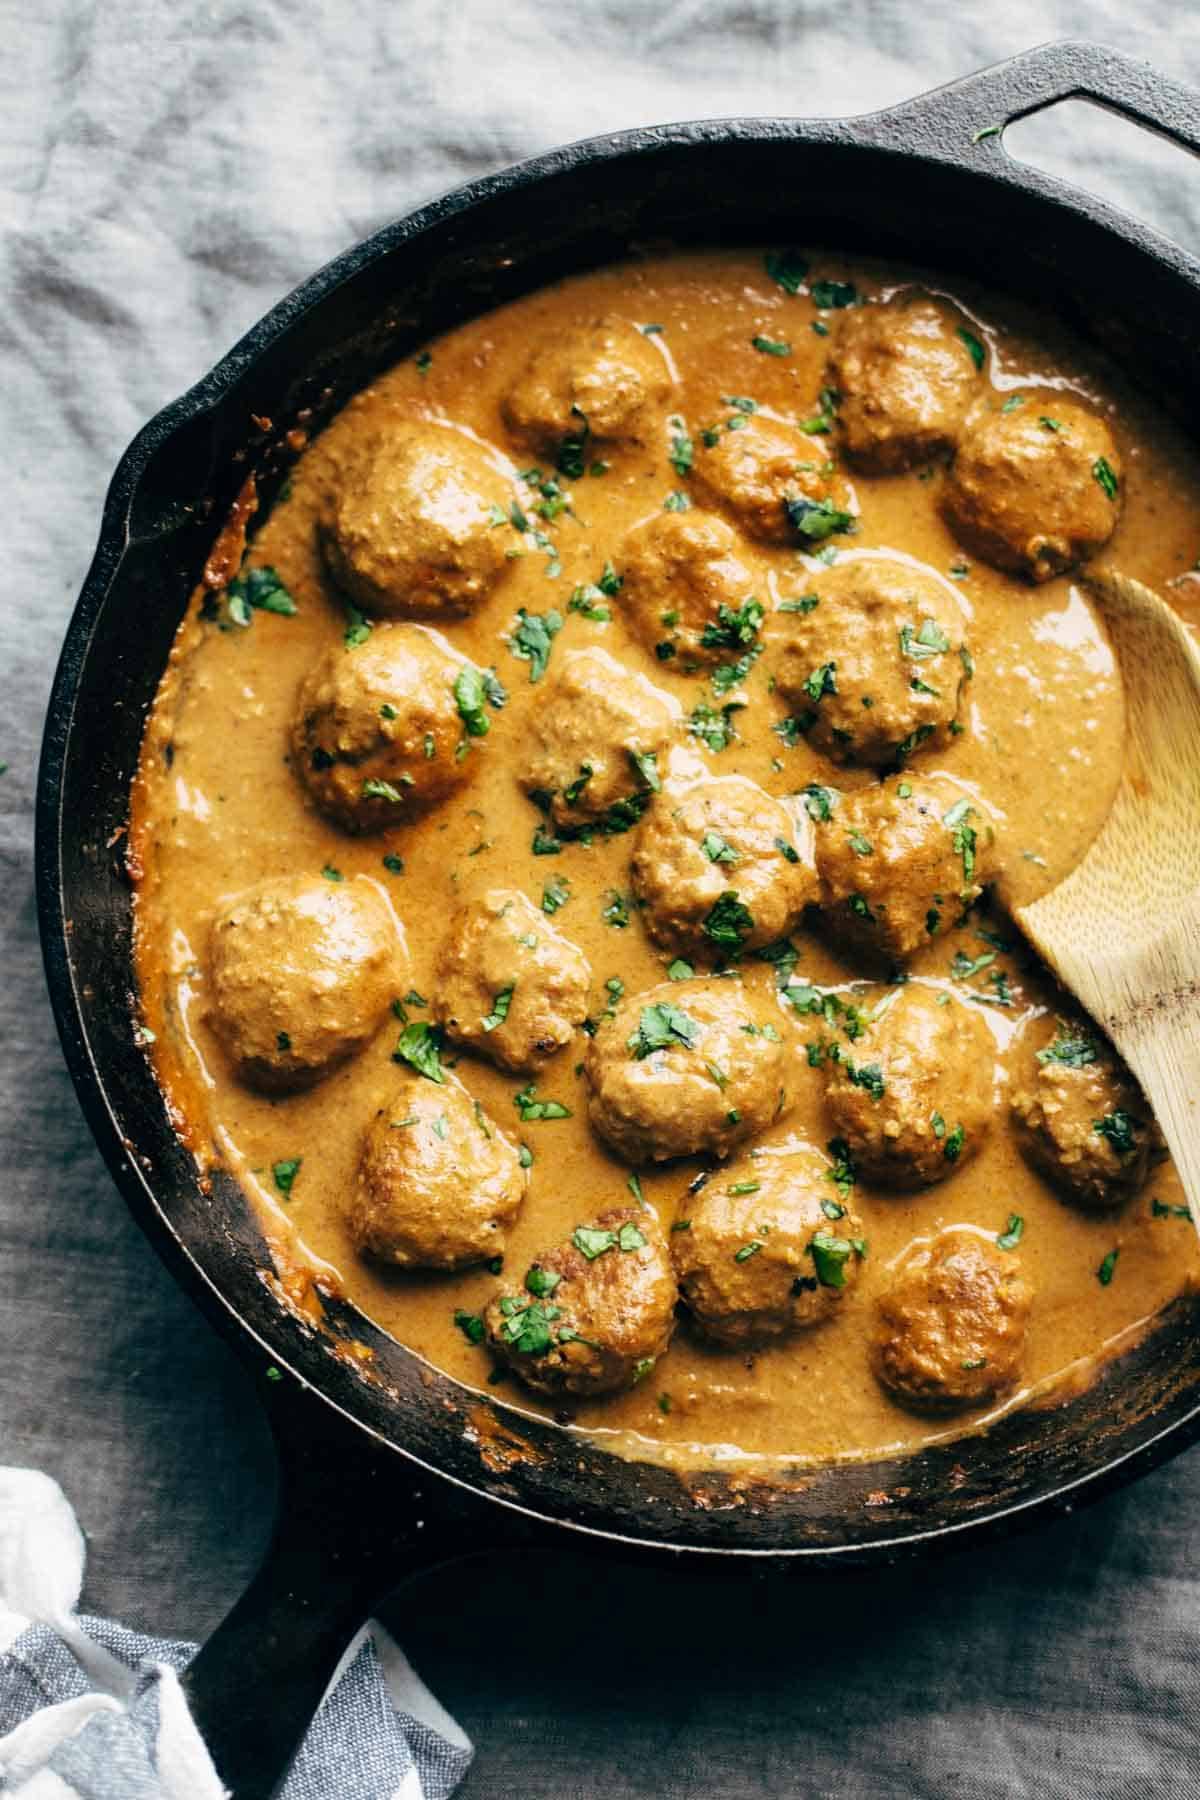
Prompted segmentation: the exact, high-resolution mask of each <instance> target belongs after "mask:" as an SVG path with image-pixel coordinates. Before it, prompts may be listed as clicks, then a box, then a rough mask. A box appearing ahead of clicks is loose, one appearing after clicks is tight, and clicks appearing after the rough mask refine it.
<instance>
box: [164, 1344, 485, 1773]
mask: <svg viewBox="0 0 1200 1800" xmlns="http://www.w3.org/2000/svg"><path fill="white" fill-rule="evenodd" d="M263 1399H264V1403H265V1405H266V1409H267V1412H268V1416H269V1418H270V1421H271V1426H272V1430H273V1432H274V1436H275V1442H276V1448H277V1450H278V1453H279V1500H278V1506H277V1511H276V1517H275V1526H274V1531H273V1533H272V1537H271V1541H270V1543H269V1545H268V1547H267V1551H266V1554H265V1556H264V1558H263V1562H262V1566H261V1568H260V1569H259V1571H258V1573H257V1574H256V1575H255V1577H254V1579H253V1581H252V1582H251V1583H250V1586H249V1587H248V1588H247V1590H246V1592H245V1593H244V1594H243V1595H242V1597H241V1599H240V1600H239V1601H238V1602H237V1604H236V1605H235V1606H234V1608H233V1611H232V1612H231V1613H230V1614H229V1615H228V1617H227V1618H226V1619H224V1620H223V1621H222V1623H221V1624H220V1625H218V1627H217V1629H216V1631H215V1632H214V1633H213V1634H212V1636H211V1637H210V1638H209V1639H208V1642H207V1643H206V1644H204V1645H203V1646H202V1647H201V1649H200V1650H199V1651H197V1653H196V1655H195V1656H194V1657H193V1659H192V1661H191V1662H190V1663H189V1664H188V1666H187V1668H186V1669H185V1670H184V1672H183V1675H182V1676H181V1683H182V1686H183V1691H184V1693H185V1694H186V1696H187V1700H188V1704H189V1706H190V1708H191V1711H192V1717H193V1718H194V1720H195V1722H196V1725H197V1727H198V1729H199V1731H200V1735H201V1736H202V1737H203V1739H204V1741H205V1743H206V1744H207V1746H208V1749H209V1753H210V1755H211V1756H212V1759H213V1762H214V1764H215V1765H216V1769H217V1773H218V1774H219V1775H220V1777H221V1779H222V1781H223V1782H224V1783H225V1785H226V1787H228V1788H229V1789H230V1790H231V1791H232V1794H233V1796H234V1800H269V1796H270V1795H272V1794H274V1793H275V1792H276V1790H277V1788H278V1786H279V1784H280V1783H281V1782H282V1781H283V1779H284V1777H285V1775H286V1774H287V1771H288V1769H289V1768H290V1766H291V1762H292V1758H293V1757H294V1755H295V1753H296V1750H297V1748H298V1747H299V1743H300V1740H301V1738H302V1737H303V1736H304V1733H305V1731H306V1730H307V1728H308V1726H309V1724H310V1723H311V1721H312V1718H313V1715H314V1714H315V1712H316V1710H317V1707H318V1705H319V1704H320V1701H321V1697H322V1695H323V1694H324V1692H325V1690H326V1688H327V1687H328V1685H329V1682H330V1680H331V1678H332V1676H333V1674H334V1671H335V1670H336V1668H337V1665H338V1662H339V1660H340V1658H341V1656H342V1654H343V1652H344V1650H345V1648H346V1646H347V1644H348V1643H349V1641H350V1639H351V1638H352V1637H353V1635H354V1633H355V1632H356V1631H357V1630H358V1629H359V1628H360V1627H361V1626H362V1624H363V1623H364V1621H365V1620H366V1619H367V1618H368V1617H369V1616H370V1613H371V1611H372V1609H373V1607H374V1605H375V1603H376V1602H377V1601H379V1600H381V1599H382V1598H383V1597H384V1595H386V1594H387V1593H388V1592H390V1590H391V1589H392V1588H394V1587H396V1586H397V1585H398V1584H399V1583H400V1582H402V1581H404V1580H405V1579H406V1578H407V1577H408V1576H410V1575H413V1574H416V1573H418V1572H419V1571H421V1570H425V1569H429V1568H433V1567H435V1566H436V1565H437V1564H438V1563H439V1562H443V1561H446V1560H448V1559H449V1558H450V1557H451V1556H453V1555H455V1554H463V1553H464V1552H466V1551H468V1550H469V1551H470V1552H472V1553H474V1552H477V1551H478V1550H479V1549H480V1548H481V1547H483V1546H484V1545H486V1544H487V1542H488V1541H489V1539H488V1538H487V1537H486V1536H484V1535H483V1534H484V1532H490V1533H492V1534H493V1536H494V1535H495V1533H496V1528H497V1519H496V1516H495V1515H496V1514H497V1511H498V1509H497V1508H495V1507H488V1508H487V1512H488V1515H489V1517H488V1520H487V1522H486V1524H484V1523H483V1522H482V1521H481V1520H480V1518H479V1514H480V1512H481V1511H482V1509H481V1508H480V1507H479V1506H478V1504H476V1506H475V1507H474V1508H470V1509H468V1507H467V1506H466V1504H465V1503H459V1502H456V1500H455V1499H454V1497H453V1490H451V1489H450V1488H449V1487H448V1485H447V1484H445V1483H443V1482H438V1481H435V1480H433V1479H422V1477H421V1475H420V1472H419V1471H417V1470H414V1469H413V1468H412V1466H411V1465H409V1464H406V1463H405V1462H404V1461H403V1460H402V1459H401V1458H400V1457H398V1456H397V1455H396V1454H395V1453H394V1452H392V1451H389V1450H387V1449H385V1448H384V1447H382V1446H379V1445H377V1444H376V1443H375V1442H374V1440H373V1439H371V1438H370V1437H369V1436H368V1435H367V1434H366V1433H365V1432H364V1431H362V1430H360V1429H358V1428H357V1427H355V1426H352V1425H350V1424H349V1423H348V1422H347V1421H346V1420H344V1419H343V1418H342V1416H341V1415H340V1414H339V1413H337V1412H336V1411H334V1409H333V1408H331V1407H329V1406H327V1405H325V1404H324V1403H323V1402H322V1401H321V1400H320V1399H319V1398H318V1397H317V1396H316V1395H314V1394H313V1393H311V1392H309V1391H308V1390H306V1389H305V1388H304V1387H303V1386H301V1385H300V1384H299V1383H298V1382H296V1381H295V1380H294V1379H293V1378H292V1377H291V1376H290V1375H288V1374H282V1375H281V1376H280V1377H279V1379H278V1380H274V1381H271V1382H268V1383H266V1384H264V1388H263ZM434 1488H436V1495H435V1493H434V1492H433V1491H431V1490H432V1489H434ZM435 1499H436V1505H434V1504H433V1502H434V1501H435ZM468 1521H469V1523H468Z"/></svg>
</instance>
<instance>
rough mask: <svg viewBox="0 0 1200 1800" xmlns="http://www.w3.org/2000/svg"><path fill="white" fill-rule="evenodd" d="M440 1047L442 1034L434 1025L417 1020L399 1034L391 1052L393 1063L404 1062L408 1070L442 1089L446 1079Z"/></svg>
mask: <svg viewBox="0 0 1200 1800" xmlns="http://www.w3.org/2000/svg"><path fill="white" fill-rule="evenodd" d="M441 1047H442V1034H441V1032H440V1031H439V1030H438V1028H437V1026H436V1025H429V1024H427V1023H426V1022H425V1021H424V1020H418V1021H417V1022H416V1023H414V1024H412V1025H406V1026H405V1027H404V1030H403V1031H402V1032H401V1033H400V1039H399V1042H398V1043H397V1045H396V1048H395V1049H394V1050H393V1051H392V1061H393V1062H406V1063H407V1064H408V1065H409V1067H410V1068H413V1069H415V1070H416V1071H417V1073H418V1075H424V1076H425V1077H426V1078H427V1079H428V1080H429V1081H436V1082H437V1083H438V1084H439V1086H442V1087H444V1086H445V1083H446V1077H445V1075H444V1074H443V1073H442V1065H441V1061H440V1059H439V1051H440V1050H441Z"/></svg>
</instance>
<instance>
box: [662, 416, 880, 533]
mask: <svg viewBox="0 0 1200 1800" xmlns="http://www.w3.org/2000/svg"><path fill="white" fill-rule="evenodd" d="M824 459H825V452H824V450H817V451H814V448H813V440H812V439H811V438H810V437H805V435H804V433H803V432H802V431H799V430H797V428H796V426H794V425H789V424H787V423H786V422H785V421H783V420H782V419H769V418H767V417H765V416H764V414H762V413H755V414H754V415H753V416H752V417H746V418H745V421H744V424H743V427H742V429H741V430H739V431H722V432H721V433H720V435H719V436H718V438H717V441H716V443H715V444H713V445H712V446H711V447H702V448H701V449H699V450H698V451H697V455H696V465H695V469H694V471H693V474H694V478H695V481H696V485H697V486H698V487H699V488H700V490H701V491H702V492H703V493H705V494H706V495H707V496H708V497H709V498H710V499H711V500H713V501H714V502H715V503H716V504H717V505H719V506H725V507H728V509H729V511H730V512H731V513H732V514H733V515H734V517H735V518H736V520H737V522H738V524H739V525H740V526H741V527H742V529H743V531H747V532H749V534H750V536H751V537H753V538H758V539H759V540H760V541H761V542H762V543H764V544H799V545H801V546H804V547H808V546H812V545H819V544H821V543H824V541H825V540H826V538H829V537H833V536H835V535H836V534H837V533H839V532H842V531H846V530H849V529H850V528H851V526H852V525H853V523H854V519H853V514H852V508H851V498H852V497H851V495H850V493H849V490H848V489H847V487H846V484H845V482H843V481H839V480H838V479H837V478H836V477H830V476H829V475H828V474H826V473H824V472H823V465H824Z"/></svg>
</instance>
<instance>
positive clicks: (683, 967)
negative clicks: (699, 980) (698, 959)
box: [667, 956, 696, 981]
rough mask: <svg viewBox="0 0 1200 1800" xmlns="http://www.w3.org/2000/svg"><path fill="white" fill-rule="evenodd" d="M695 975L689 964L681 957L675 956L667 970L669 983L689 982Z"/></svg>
mask: <svg viewBox="0 0 1200 1800" xmlns="http://www.w3.org/2000/svg"><path fill="white" fill-rule="evenodd" d="M695 973H696V971H695V969H693V967H692V965H691V963H690V962H685V961H684V959H683V957H682V956H677V957H676V958H675V961H674V962H673V963H671V964H669V965H668V968H667V978H668V980H670V981H690V980H691V979H692V976H693V975H694V974H695Z"/></svg>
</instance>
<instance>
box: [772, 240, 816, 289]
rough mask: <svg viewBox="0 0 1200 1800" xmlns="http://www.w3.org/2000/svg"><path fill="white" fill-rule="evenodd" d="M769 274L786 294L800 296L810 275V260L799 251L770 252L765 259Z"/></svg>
mask: <svg viewBox="0 0 1200 1800" xmlns="http://www.w3.org/2000/svg"><path fill="white" fill-rule="evenodd" d="M763 263H764V266H765V268H766V271H767V274H768V275H769V276H770V277H771V280H772V281H774V282H777V283H778V285H779V286H780V287H781V288H782V289H783V291H784V293H785V294H798V293H799V292H800V289H801V288H802V287H803V286H804V280H805V277H806V276H807V274H808V258H807V257H806V256H802V255H801V254H800V252H799V250H791V249H789V250H769V251H768V252H767V254H766V256H765V257H764V258H763Z"/></svg>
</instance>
